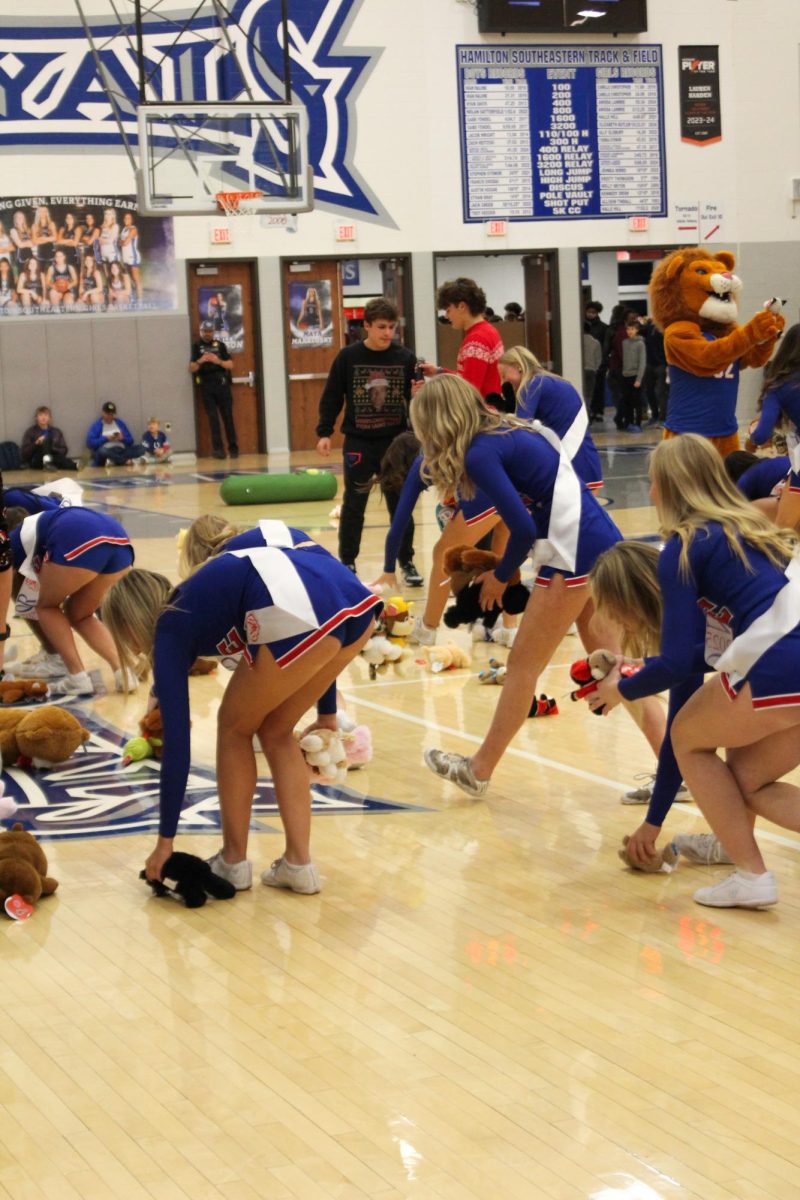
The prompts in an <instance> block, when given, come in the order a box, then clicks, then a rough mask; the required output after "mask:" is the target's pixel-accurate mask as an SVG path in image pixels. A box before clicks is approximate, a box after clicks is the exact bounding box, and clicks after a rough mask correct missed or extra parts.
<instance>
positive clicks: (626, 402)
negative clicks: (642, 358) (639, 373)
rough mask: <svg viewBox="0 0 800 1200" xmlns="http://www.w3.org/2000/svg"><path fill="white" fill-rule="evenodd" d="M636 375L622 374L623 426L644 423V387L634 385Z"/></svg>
mask: <svg viewBox="0 0 800 1200" xmlns="http://www.w3.org/2000/svg"><path fill="white" fill-rule="evenodd" d="M635 383H636V376H635V375H623V376H622V400H623V404H622V414H623V416H622V420H623V428H625V429H626V428H627V427H628V425H639V426H641V424H642V388H641V387H638V388H637V387H634V386H633V385H634V384H635Z"/></svg>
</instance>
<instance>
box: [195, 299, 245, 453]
mask: <svg viewBox="0 0 800 1200" xmlns="http://www.w3.org/2000/svg"><path fill="white" fill-rule="evenodd" d="M232 369H233V363H232V361H231V357H230V355H229V353H228V348H227V346H226V345H225V343H224V342H221V341H220V339H219V338H217V337H215V336H214V322H213V321H203V323H202V324H201V326H200V341H199V342H195V343H194V345H193V346H192V361H191V362H190V363H189V370H190V371H191V372H192V374H193V375H194V377H195V381H196V383H197V386H198V387H199V388H200V395H201V396H202V398H203V406H204V407H205V410H206V414H207V416H208V424H209V426H210V429H211V445H212V449H213V454H214V458H224V457H225V450H224V448H223V445H222V431H221V429H220V425H219V418H220V417H222V423H223V425H224V426H225V437H226V438H227V439H228V454H229V456H230V457H231V458H238V457H239V446H238V443H237V441H236V428H235V426H234V424H233V396H232V395H231V384H230V372H231V370H232Z"/></svg>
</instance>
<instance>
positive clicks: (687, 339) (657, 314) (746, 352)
mask: <svg viewBox="0 0 800 1200" xmlns="http://www.w3.org/2000/svg"><path fill="white" fill-rule="evenodd" d="M735 262H736V260H735V259H734V257H733V255H732V254H730V253H729V252H728V251H727V250H721V251H719V253H716V254H711V253H709V252H708V250H706V249H704V248H703V247H702V246H700V247H698V246H687V247H684V248H683V249H681V250H673V251H672V252H671V253H670V254H667V255H666V257H665V258H663V259H662V260H661V261H660V262H659V263H658V264H657V266H656V267H655V270H654V271H653V275H652V278H651V280H650V311H651V313H652V316H653V320H654V322H655V324H656V325H657V327H658V328H659V329H660V330H661V331H662V332H663V334H664V353H665V355H666V359H667V363H668V364H669V377H670V392H669V412H668V415H667V428H666V429H665V430H664V436H665V437H672V436H674V435H675V434H679V433H699V434H701V435H702V436H704V437H707V438H708V439H709V441H711V442H713V443H714V445H715V446H716V447H717V449H718V450H719V452H720V453H721V454H723V455H724V454H728V453H730V451H731V450H738V449H739V432H738V428H739V427H738V423H737V420H736V398H737V393H738V388H739V369H740V368H741V367H763V366H764V364H765V363H766V362H768V361H769V358H770V356H771V354H772V351H773V349H774V347H775V342H776V341H777V339H778V337H779V336H780V334H781V331H782V329H783V326H784V319H783V317H782V316H781V315H780V313H776V312H774V311H773V310H772V308H771V307H769V306H770V305H771V304H772V302H769V301H768V302H767V303H768V307H765V309H764V310H763V311H762V312H758V313H756V315H755V316H754V317H751V319H750V320H749V321H748V322H747V323H746V324H745V325H738V324H737V318H738V316H739V309H738V305H737V299H736V298H737V295H738V293H739V292H740V291H741V288H742V282H741V280H740V279H739V278H738V276H736V275H734V274H733V268H734V265H735ZM778 307H780V303H779V302H778Z"/></svg>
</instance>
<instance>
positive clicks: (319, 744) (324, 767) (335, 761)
mask: <svg viewBox="0 0 800 1200" xmlns="http://www.w3.org/2000/svg"><path fill="white" fill-rule="evenodd" d="M298 741H299V744H300V749H301V750H302V751H303V755H304V757H305V760H306V762H307V763H308V765H309V766H310V767H311V768H312V771H313V772H314V774H315V775H318V776H319V777H320V778H321V779H323V780H324V781H325V782H326V783H344V782H345V780H346V779H347V755H346V753H345V749H344V743H343V741H342V737H341V735H340V734H339V733H337V732H335V731H334V730H333V729H314V730H313V731H312V732H311V733H306V734H305V735H304V736H303V737H301V738H299V739H298Z"/></svg>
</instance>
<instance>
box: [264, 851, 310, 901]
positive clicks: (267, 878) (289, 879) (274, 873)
mask: <svg viewBox="0 0 800 1200" xmlns="http://www.w3.org/2000/svg"><path fill="white" fill-rule="evenodd" d="M261 882H262V883H263V884H264V885H265V886H266V887H279V888H289V889H290V890H291V891H293V892H300V893H301V894H302V895H304V896H313V895H314V894H315V893H316V892H318V891H319V890H320V882H319V872H318V871H317V868H316V867H315V866H314V864H313V863H311V862H309V863H302V864H299V865H297V866H295V865H294V863H287V861H286V859H285V858H276V859H275V862H274V863H273V864H272V866H271V867H270V868H269V870H268V871H264V872H263V873H262V875H261Z"/></svg>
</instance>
